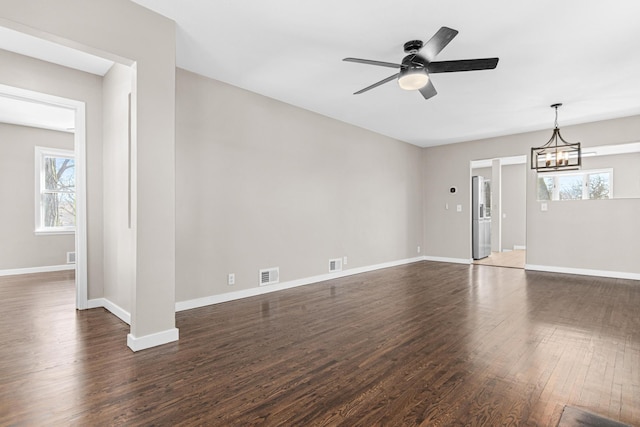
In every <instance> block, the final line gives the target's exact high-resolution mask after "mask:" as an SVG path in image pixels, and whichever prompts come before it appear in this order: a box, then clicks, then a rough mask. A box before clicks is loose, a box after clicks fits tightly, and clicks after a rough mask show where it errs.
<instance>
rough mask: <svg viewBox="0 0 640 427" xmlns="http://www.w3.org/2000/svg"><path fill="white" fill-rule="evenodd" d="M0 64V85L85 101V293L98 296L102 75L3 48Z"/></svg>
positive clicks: (100, 273)
mask: <svg viewBox="0 0 640 427" xmlns="http://www.w3.org/2000/svg"><path fill="white" fill-rule="evenodd" d="M0 64H2V66H1V67H0V84H4V85H8V86H14V87H19V88H23V89H28V90H32V91H36V92H42V93H46V94H50V95H56V96H60V97H63V98H68V99H75V100H78V101H82V102H84V103H85V104H86V159H85V160H86V164H87V270H88V284H87V286H88V289H87V292H88V296H89V299H91V298H98V297H102V293H103V289H102V279H103V269H102V237H103V236H102V77H100V76H96V75H93V74H89V73H84V72H82V71H78V70H73V69H70V68H67V67H61V66H59V65H55V64H52V63H50V62H45V61H40V60H38V59H34V58H29V57H26V56H22V55H18V54H15V53H12V52H7V51H6V50H0ZM0 155H3V153H0ZM32 157H33V156H32ZM30 203H31V204H33V201H32V200H31V201H30ZM30 216H32V214H30ZM65 261H66V260H65Z"/></svg>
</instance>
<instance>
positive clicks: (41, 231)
mask: <svg viewBox="0 0 640 427" xmlns="http://www.w3.org/2000/svg"><path fill="white" fill-rule="evenodd" d="M34 234H35V235H36V236H50V235H57V234H76V230H75V229H72V230H68V229H67V230H56V229H38V230H35V231H34Z"/></svg>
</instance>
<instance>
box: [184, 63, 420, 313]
mask: <svg viewBox="0 0 640 427" xmlns="http://www.w3.org/2000/svg"><path fill="white" fill-rule="evenodd" d="M420 153H421V149H420V148H418V147H415V146H413V145H409V144H406V143H402V142H398V141H395V140H392V139H390V138H387V137H384V136H381V135H378V134H375V133H372V132H369V131H366V130H363V129H360V128H357V127H354V126H351V125H348V124H345V123H343V122H339V121H336V120H333V119H330V118H327V117H324V116H320V115H318V114H315V113H312V112H309V111H306V110H302V109H299V108H296V107H293V106H291V105H287V104H284V103H282V102H279V101H276V100H273V99H269V98H266V97H263V96H260V95H257V94H254V93H251V92H248V91H245V90H242V89H239V88H236V87H233V86H229V85H227V84H224V83H221V82H218V81H214V80H211V79H207V78H205V77H202V76H199V75H196V74H193V73H191V72H188V71H185V70H181V69H178V72H177V96H176V164H177V167H176V182H177V185H176V188H177V191H176V235H177V242H176V276H177V279H176V295H177V301H185V300H190V299H195V298H201V297H206V296H210V295H216V294H222V293H226V292H231V291H237V290H240V289H248V288H256V287H258V285H259V270H260V269H262V268H268V267H279V268H280V282H285V281H291V280H295V279H301V278H307V277H312V276H317V275H322V274H327V273H328V272H329V259H333V258H342V257H345V256H346V257H348V264H347V265H345V266H344V268H345V269H348V268H357V267H363V266H371V265H376V264H380V263H384V262H390V261H396V260H403V259H408V258H413V257H416V256H418V255H419V254H418V253H417V246H418V245H421V230H422V217H421V200H422V194H421V191H422V190H421V179H420ZM229 273H234V274H235V285H233V286H229V285H227V274H229Z"/></svg>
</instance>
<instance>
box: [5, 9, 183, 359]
mask: <svg viewBox="0 0 640 427" xmlns="http://www.w3.org/2000/svg"><path fill="white" fill-rule="evenodd" d="M0 10H1V11H2V12H1V13H2V15H1V17H0V25H2V26H5V27H8V28H11V29H14V30H17V31H22V32H26V33H28V34H31V35H34V36H36V37H42V38H47V39H48V40H51V41H54V42H57V43H60V44H64V45H66V46H69V47H72V48H76V49H80V50H84V51H86V52H90V53H93V54H98V55H100V56H104V57H107V58H109V59H112V60H115V61H117V62H121V63H123V64H126V65H132V64H134V67H135V73H136V79H135V84H134V97H133V112H134V114H132V132H133V135H134V136H133V138H132V139H133V145H134V150H133V151H134V153H135V154H134V156H133V162H132V165H133V166H132V182H133V190H132V200H133V202H132V211H133V217H134V218H135V220H134V222H135V234H136V261H135V262H136V282H135V289H134V292H133V298H132V310H131V333H130V334H129V336H128V337H127V339H128V343H129V346H130V347H132V348H135V349H139V348H144V347H145V346H150V345H157V344H161V343H162V342H167V341H170V340H175V339H177V329H175V253H174V251H175V209H174V203H175V168H174V160H175V36H176V35H175V23H174V22H173V21H171V20H169V19H166V18H164V17H162V16H160V15H158V14H155V13H153V12H151V11H149V10H148V9H145V8H143V7H141V6H139V5H137V4H134V3H133V2H130V1H128V0H110V1H91V2H87V1H80V0H59V1H56V2H51V1H45V0H2V1H1V2H0ZM3 65H4V64H3ZM39 78H40V76H36V81H37V80H38V79H39ZM76 99H77V98H76ZM97 108H99V107H97ZM101 151H102V150H100V152H101ZM100 176H102V174H100ZM91 197H92V195H91V193H89V195H88V198H89V199H88V203H89V204H90V205H91V203H92V200H91V199H90V198H91ZM98 197H100V198H102V195H101V194H100V195H99V196H98ZM94 203H95V202H94ZM88 217H89V218H88V219H89V221H91V220H92V218H91V213H89V215H88ZM100 259H102V256H100ZM145 337H146V338H148V339H146V340H144V341H143V339H144V338H145Z"/></svg>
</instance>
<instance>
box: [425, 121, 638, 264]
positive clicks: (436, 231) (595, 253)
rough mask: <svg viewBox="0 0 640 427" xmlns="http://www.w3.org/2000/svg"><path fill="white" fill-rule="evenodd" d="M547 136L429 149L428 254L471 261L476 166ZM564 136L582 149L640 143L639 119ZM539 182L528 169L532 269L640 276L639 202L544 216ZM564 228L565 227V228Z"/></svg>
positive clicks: (553, 206) (560, 207) (577, 206)
mask: <svg viewBox="0 0 640 427" xmlns="http://www.w3.org/2000/svg"><path fill="white" fill-rule="evenodd" d="M549 132H550V131H548V130H545V131H537V132H528V133H523V134H517V135H508V136H502V137H496V138H489V139H484V140H479V141H470V142H464V143H459V144H450V145H441V146H435V147H428V148H425V149H424V151H423V165H422V170H423V174H424V182H425V186H424V209H423V212H424V239H423V240H424V247H425V255H427V256H434V257H447V258H456V259H461V260H462V259H466V260H468V259H470V254H471V217H470V212H469V206H470V203H471V195H470V182H471V178H470V168H469V162H470V161H472V160H482V159H492V158H499V157H509V156H518V155H523V154H526V155H527V156H528V155H529V153H530V149H531V147H534V146H538V145H540V141H543V142H544V141H546V140H548V139H549ZM562 133H563V136H564V137H565V139H567V140H568V141H581V142H582V146H583V148H587V147H592V146H600V145H610V144H622V143H629V142H636V141H638V139H640V116H631V117H625V118H619V119H613V120H604V121H598V122H591V123H585V124H580V125H574V126H566V127H563V128H562ZM535 180H536V173H535V172H534V171H531V170H530V169H529V168H527V194H526V196H527V202H526V209H527V210H526V218H527V219H526V221H527V231H526V240H527V264H528V265H540V266H552V267H553V266H556V267H562V268H571V269H584V270H604V271H612V272H614V273H615V272H623V273H625V272H630V273H637V272H638V269H640V264H639V263H638V262H637V260H636V259H637V254H638V253H640V252H639V251H640V247H639V246H638V245H639V244H640V239H639V238H638V237H639V236H640V222H639V221H637V219H633V218H636V217H637V212H640V199H615V200H594V201H578V202H564V201H559V202H549V210H548V211H547V212H541V211H540V203H539V202H538V201H537V200H536V198H537V196H536V194H537V192H536V191H535ZM451 186H457V187H458V190H459V191H458V192H457V193H456V194H455V195H451V194H450V193H449V192H448V189H449V187H451ZM446 203H448V204H449V206H451V205H452V204H453V205H454V206H455V204H460V205H461V206H462V212H457V211H456V210H455V209H449V210H446V209H445V206H446V205H445V204H446ZM572 219H576V221H572ZM586 220H588V222H585V221H586ZM552 224H553V226H552ZM560 225H563V227H562V228H559V227H560ZM560 230H561V232H560Z"/></svg>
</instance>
